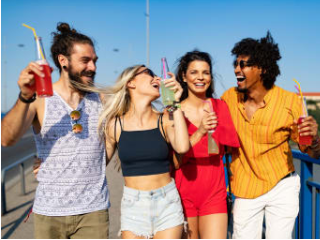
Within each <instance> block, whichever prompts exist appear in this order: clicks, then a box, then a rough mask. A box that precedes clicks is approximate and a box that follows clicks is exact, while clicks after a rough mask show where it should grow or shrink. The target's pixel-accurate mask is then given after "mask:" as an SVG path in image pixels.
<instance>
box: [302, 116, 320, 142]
mask: <svg viewBox="0 0 320 240" xmlns="http://www.w3.org/2000/svg"><path fill="white" fill-rule="evenodd" d="M298 132H299V135H300V136H312V139H313V140H316V139H317V138H318V124H317V122H316V120H315V119H314V118H313V117H312V116H308V117H305V118H304V119H303V120H302V123H301V124H299V125H298Z"/></svg>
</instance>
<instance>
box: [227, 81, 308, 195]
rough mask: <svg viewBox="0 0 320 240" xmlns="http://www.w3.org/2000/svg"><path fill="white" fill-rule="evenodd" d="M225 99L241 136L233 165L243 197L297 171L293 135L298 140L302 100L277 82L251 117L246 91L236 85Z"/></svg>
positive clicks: (258, 192)
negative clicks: (247, 107) (239, 90)
mask: <svg viewBox="0 0 320 240" xmlns="http://www.w3.org/2000/svg"><path fill="white" fill-rule="evenodd" d="M222 99H223V100H224V101H225V102H226V103H227V104H228V107H229V110H230V113H231V116H232V120H233V123H234V126H235V128H236V130H237V133H238V136H239V140H240V148H239V150H234V151H233V153H232V163H231V165H230V168H231V172H232V176H231V179H230V181H231V189H232V192H233V194H234V195H235V196H237V197H241V198H256V197H259V196H261V195H262V194H264V193H266V192H268V191H270V190H271V189H272V188H273V187H274V186H275V185H276V184H277V183H278V182H279V181H280V180H281V179H282V178H283V177H284V176H286V175H287V174H288V173H290V172H292V171H294V165H293V162H292V153H291V150H290V147H289V139H290V138H291V139H292V140H293V141H295V142H297V141H298V130H297V127H296V126H295V125H294V124H293V121H294V120H297V119H298V118H299V116H300V115H301V114H302V105H301V100H300V99H299V97H298V96H297V95H296V94H294V93H292V92H289V91H286V90H284V89H282V88H280V87H277V86H274V87H273V88H272V89H270V90H269V91H268V92H267V94H266V96H265V97H264V102H265V106H264V107H262V108H259V109H258V110H257V111H256V112H255V113H254V115H253V116H252V117H251V119H250V120H249V119H248V117H247V115H246V112H245V109H244V105H243V94H241V93H238V92H237V91H236V88H231V89H229V90H227V91H226V92H225V93H224V94H223V96H222Z"/></svg>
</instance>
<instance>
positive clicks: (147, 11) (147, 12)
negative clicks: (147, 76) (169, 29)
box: [146, 0, 150, 67]
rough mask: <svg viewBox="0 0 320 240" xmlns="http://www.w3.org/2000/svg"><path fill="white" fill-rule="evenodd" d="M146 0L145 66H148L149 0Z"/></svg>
mask: <svg viewBox="0 0 320 240" xmlns="http://www.w3.org/2000/svg"><path fill="white" fill-rule="evenodd" d="M146 1H147V4H146V7H147V9H146V21H147V22H146V24H147V26H146V31H147V34H146V35H147V46H146V47H147V67H149V64H150V59H149V0H146Z"/></svg>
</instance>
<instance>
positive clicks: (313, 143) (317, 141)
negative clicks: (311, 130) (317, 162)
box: [310, 136, 320, 149]
mask: <svg viewBox="0 0 320 240" xmlns="http://www.w3.org/2000/svg"><path fill="white" fill-rule="evenodd" d="M319 142H320V137H319V136H318V137H317V139H316V140H315V141H312V143H311V146H310V147H311V148H312V149H315V148H317V147H318V145H319Z"/></svg>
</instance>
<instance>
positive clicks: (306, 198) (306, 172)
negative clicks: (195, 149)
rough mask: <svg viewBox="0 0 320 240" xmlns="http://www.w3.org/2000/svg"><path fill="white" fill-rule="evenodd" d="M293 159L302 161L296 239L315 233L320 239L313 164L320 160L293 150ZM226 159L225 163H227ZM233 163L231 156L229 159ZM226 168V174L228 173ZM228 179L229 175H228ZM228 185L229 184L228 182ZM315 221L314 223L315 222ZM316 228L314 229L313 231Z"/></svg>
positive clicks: (319, 195)
mask: <svg viewBox="0 0 320 240" xmlns="http://www.w3.org/2000/svg"><path fill="white" fill-rule="evenodd" d="M292 155H293V158H295V159H297V160H300V166H301V172H300V180H301V190H300V209H299V215H298V217H297V220H296V224H295V238H299V239H306V238H307V239H311V238H312V237H313V233H314V236H315V238H316V239H319V237H320V235H319V234H320V183H319V182H315V181H314V180H313V164H317V165H320V159H314V158H311V157H309V156H308V154H305V153H302V152H300V151H298V150H292ZM225 160H226V159H225V157H224V158H223V162H224V163H225ZM229 161H230V162H231V156H230V158H229ZM226 170H227V169H226V167H225V172H226ZM226 179H227V174H226ZM227 184H228V182H227ZM313 189H315V194H316V196H315V209H313V205H314V203H313V198H312V191H313ZM313 219H314V221H313ZM313 226H314V229H313Z"/></svg>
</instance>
